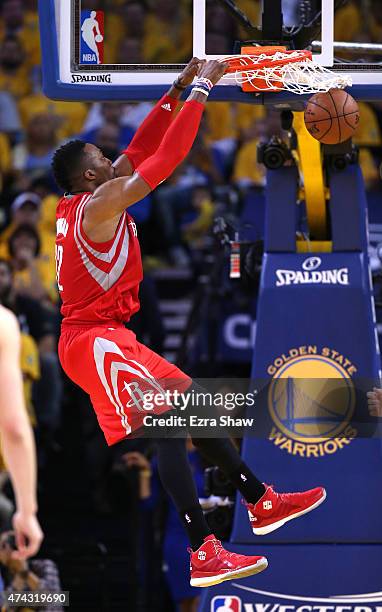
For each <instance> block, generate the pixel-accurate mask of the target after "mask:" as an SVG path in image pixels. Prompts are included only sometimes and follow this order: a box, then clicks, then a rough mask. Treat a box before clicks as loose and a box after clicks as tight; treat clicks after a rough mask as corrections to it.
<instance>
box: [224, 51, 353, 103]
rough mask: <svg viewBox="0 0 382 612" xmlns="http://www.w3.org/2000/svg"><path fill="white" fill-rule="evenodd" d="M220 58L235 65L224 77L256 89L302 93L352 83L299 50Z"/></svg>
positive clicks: (340, 86) (345, 76)
mask: <svg viewBox="0 0 382 612" xmlns="http://www.w3.org/2000/svg"><path fill="white" fill-rule="evenodd" d="M223 61H228V63H230V61H231V62H232V61H233V62H234V66H236V69H235V70H234V71H233V72H231V73H229V74H226V75H225V77H224V78H225V79H226V80H233V81H235V83H237V84H238V85H243V84H244V83H250V84H251V86H252V87H254V88H255V89H256V90H257V91H280V90H282V89H284V90H287V91H290V92H292V93H295V94H300V95H303V94H314V93H317V92H321V91H322V92H326V91H329V90H330V89H336V88H338V89H344V88H345V87H349V86H351V85H352V79H351V78H350V77H349V76H348V75H341V74H336V73H335V72H332V71H331V70H329V69H328V68H325V67H324V66H320V65H319V64H317V63H316V62H315V61H314V60H312V59H310V58H309V57H306V56H304V52H301V51H293V52H289V53H284V52H282V51H277V52H276V53H274V54H273V55H269V54H266V53H261V54H260V55H248V56H246V55H240V56H231V57H229V58H225V60H223ZM264 62H265V63H266V64H267V66H265V67H264V66H262V65H261V64H264ZM283 62H285V63H283ZM257 64H258V65H259V66H258V67H256V65H257Z"/></svg>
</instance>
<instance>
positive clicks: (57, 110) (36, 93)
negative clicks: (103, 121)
mask: <svg viewBox="0 0 382 612" xmlns="http://www.w3.org/2000/svg"><path fill="white" fill-rule="evenodd" d="M41 78H42V77H41V70H40V69H35V70H34V78H33V92H32V93H30V94H29V95H27V96H25V97H23V98H22V99H21V100H20V101H19V111H20V116H21V120H22V123H23V128H24V129H26V127H27V126H28V124H29V123H30V121H33V118H34V116H35V115H40V114H43V115H46V114H51V115H53V116H54V117H55V119H56V127H57V139H58V140H64V139H66V138H70V137H71V136H73V134H79V133H80V132H81V131H82V127H83V124H84V121H85V119H86V115H87V112H88V109H87V105H86V104H84V103H83V102H63V101H61V100H50V99H48V98H47V97H46V96H44V94H43V93H42V90H41V87H42V84H41Z"/></svg>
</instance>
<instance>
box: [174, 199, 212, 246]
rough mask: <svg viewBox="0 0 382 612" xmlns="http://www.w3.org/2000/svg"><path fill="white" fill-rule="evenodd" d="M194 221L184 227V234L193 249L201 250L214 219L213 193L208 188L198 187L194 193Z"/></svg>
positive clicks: (192, 201)
mask: <svg viewBox="0 0 382 612" xmlns="http://www.w3.org/2000/svg"><path fill="white" fill-rule="evenodd" d="M191 205H192V209H193V214H192V219H191V220H190V221H189V222H187V223H186V224H184V225H183V227H182V232H183V237H184V239H185V241H186V242H187V243H188V244H189V246H191V247H192V248H193V249H197V248H200V247H201V246H202V245H203V241H204V239H205V237H206V235H207V233H208V230H209V229H210V227H211V225H212V221H213V218H214V210H215V207H214V203H213V201H212V197H211V191H210V190H209V189H207V188H206V187H196V188H195V189H194V190H193V192H192V197H191Z"/></svg>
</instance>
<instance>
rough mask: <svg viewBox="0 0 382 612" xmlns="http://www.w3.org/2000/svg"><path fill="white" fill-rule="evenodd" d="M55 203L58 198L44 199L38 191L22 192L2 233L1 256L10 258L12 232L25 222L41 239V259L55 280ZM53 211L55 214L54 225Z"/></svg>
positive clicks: (47, 271) (0, 240)
mask: <svg viewBox="0 0 382 612" xmlns="http://www.w3.org/2000/svg"><path fill="white" fill-rule="evenodd" d="M55 203H56V198H53V200H52V199H51V198H50V199H49V200H48V201H47V200H46V199H45V198H44V200H43V201H42V200H41V198H40V196H39V195H37V194H36V193H33V192H24V193H21V194H20V195H18V196H17V197H16V198H15V200H14V201H13V203H12V206H11V223H10V225H9V226H8V227H7V228H6V229H5V230H4V231H3V233H2V234H0V257H3V258H5V259H9V258H10V252H9V247H8V240H9V237H10V236H11V234H12V233H13V232H14V230H15V229H16V228H17V227H19V226H20V225H23V224H25V223H26V224H28V225H31V226H33V227H34V228H35V229H36V231H37V232H38V235H39V239H40V261H41V262H42V263H44V265H45V267H46V271H45V274H48V275H49V277H50V279H51V280H53V282H54V277H55V274H56V265H55V261H54V245H55V237H56V236H55V225H56V223H55ZM48 206H49V207H50V208H49V209H48ZM52 213H53V215H54V220H53V225H52Z"/></svg>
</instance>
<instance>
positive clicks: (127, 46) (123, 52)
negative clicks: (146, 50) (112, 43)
mask: <svg viewBox="0 0 382 612" xmlns="http://www.w3.org/2000/svg"><path fill="white" fill-rule="evenodd" d="M117 63H118V64H144V63H145V60H144V57H143V41H142V40H141V39H140V38H138V37H137V36H134V37H131V38H123V39H122V40H121V42H120V43H119V45H118V51H117Z"/></svg>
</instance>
